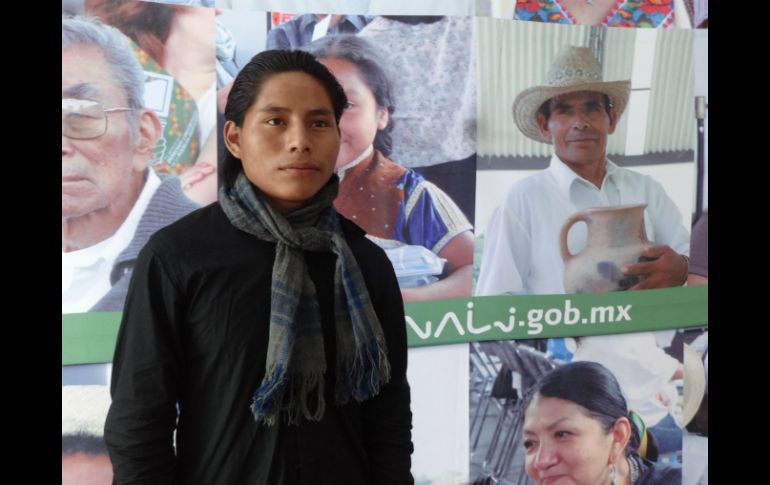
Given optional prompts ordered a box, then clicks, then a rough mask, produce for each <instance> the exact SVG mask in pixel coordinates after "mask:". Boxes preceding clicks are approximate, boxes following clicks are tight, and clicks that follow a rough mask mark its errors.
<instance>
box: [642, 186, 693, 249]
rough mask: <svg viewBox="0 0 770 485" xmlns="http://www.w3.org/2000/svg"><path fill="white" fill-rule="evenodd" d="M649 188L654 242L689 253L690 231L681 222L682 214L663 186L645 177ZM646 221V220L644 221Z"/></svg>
mask: <svg viewBox="0 0 770 485" xmlns="http://www.w3.org/2000/svg"><path fill="white" fill-rule="evenodd" d="M647 181H648V183H649V184H650V188H649V210H650V217H651V222H652V224H653V231H654V235H655V236H654V237H655V241H654V242H655V243H656V244H666V245H668V246H670V247H671V249H673V250H674V251H676V252H677V253H679V254H684V255H685V256H689V255H690V233H689V232H688V231H687V229H686V228H685V227H684V224H683V223H682V214H681V213H680V212H679V209H678V208H677V206H676V204H674V201H673V200H671V198H670V197H669V196H668V194H666V191H665V190H663V187H662V186H661V185H660V184H659V183H658V182H656V181H655V180H653V179H652V178H650V177H648V178H647ZM645 222H646V221H645Z"/></svg>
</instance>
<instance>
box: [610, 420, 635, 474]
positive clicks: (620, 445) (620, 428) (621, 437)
mask: <svg viewBox="0 0 770 485" xmlns="http://www.w3.org/2000/svg"><path fill="white" fill-rule="evenodd" d="M610 433H611V435H612V445H611V447H610V463H615V462H617V460H619V459H620V458H622V457H623V456H624V452H625V449H626V445H627V444H628V440H630V439H631V422H630V421H629V420H628V418H626V417H622V418H618V419H617V421H615V424H614V425H613V427H612V429H611V430H610Z"/></svg>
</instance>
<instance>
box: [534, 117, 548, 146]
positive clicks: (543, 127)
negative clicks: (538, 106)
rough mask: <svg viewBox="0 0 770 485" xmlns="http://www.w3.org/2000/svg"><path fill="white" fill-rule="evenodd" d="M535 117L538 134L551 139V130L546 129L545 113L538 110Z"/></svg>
mask: <svg viewBox="0 0 770 485" xmlns="http://www.w3.org/2000/svg"><path fill="white" fill-rule="evenodd" d="M535 119H536V120H537V128H538V129H539V130H540V136H542V137H543V138H545V139H546V140H551V130H549V129H548V120H547V119H545V115H544V114H543V113H540V112H538V113H537V115H535Z"/></svg>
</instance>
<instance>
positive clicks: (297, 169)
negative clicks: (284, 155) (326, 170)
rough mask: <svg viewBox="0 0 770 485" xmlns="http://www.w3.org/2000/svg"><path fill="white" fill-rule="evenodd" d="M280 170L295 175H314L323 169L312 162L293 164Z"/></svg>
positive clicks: (288, 164)
mask: <svg viewBox="0 0 770 485" xmlns="http://www.w3.org/2000/svg"><path fill="white" fill-rule="evenodd" d="M279 170H281V171H283V172H287V173H291V174H295V175H303V174H305V175H310V174H314V173H316V172H318V171H320V170H321V169H320V168H319V167H318V166H317V165H316V164H314V163H311V162H291V163H287V164H286V165H282V166H281V167H280V168H279Z"/></svg>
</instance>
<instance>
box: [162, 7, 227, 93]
mask: <svg viewBox="0 0 770 485" xmlns="http://www.w3.org/2000/svg"><path fill="white" fill-rule="evenodd" d="M194 10H196V11H198V10H200V11H208V10H211V12H210V16H211V19H210V21H209V19H208V18H194V17H193V16H194V15H195V16H201V15H205V14H206V12H195V13H187V12H186V11H185V10H180V11H178V12H177V13H176V15H175V16H174V19H173V20H172V23H171V30H170V32H169V35H168V39H167V40H166V59H165V62H164V63H163V68H164V69H165V70H166V71H168V73H169V74H171V75H172V76H174V78H175V79H176V80H177V81H178V82H179V83H180V84H181V85H182V86H184V88H185V89H186V90H187V91H189V92H190V94H191V95H192V97H193V98H194V99H195V100H196V101H198V100H200V98H201V97H203V95H204V94H205V93H206V91H208V90H209V89H210V88H211V86H212V85H213V84H214V80H215V79H216V78H215V61H216V54H215V50H214V49H215V47H214V43H213V42H210V40H211V39H213V38H214V37H215V33H216V31H215V23H214V11H213V10H214V9H202V8H195V9H194ZM201 30H203V31H201ZM209 30H210V32H209ZM198 39H201V40H203V39H205V40H208V41H209V42H200V41H199V40H198Z"/></svg>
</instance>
